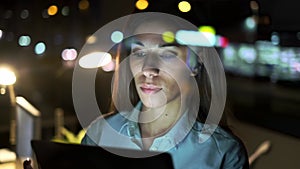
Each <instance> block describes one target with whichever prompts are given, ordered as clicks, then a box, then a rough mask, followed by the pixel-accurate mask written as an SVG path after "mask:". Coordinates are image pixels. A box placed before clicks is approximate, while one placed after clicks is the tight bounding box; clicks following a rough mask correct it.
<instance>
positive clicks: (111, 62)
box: [102, 60, 116, 72]
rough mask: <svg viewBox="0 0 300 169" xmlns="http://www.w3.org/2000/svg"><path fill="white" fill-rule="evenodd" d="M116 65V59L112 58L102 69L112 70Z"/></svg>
mask: <svg viewBox="0 0 300 169" xmlns="http://www.w3.org/2000/svg"><path fill="white" fill-rule="evenodd" d="M115 66H116V63H115V60H111V61H110V62H109V63H108V64H106V65H104V66H102V70H103V71H105V72H111V71H113V70H115Z"/></svg>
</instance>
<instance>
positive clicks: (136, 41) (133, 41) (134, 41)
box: [131, 39, 144, 46]
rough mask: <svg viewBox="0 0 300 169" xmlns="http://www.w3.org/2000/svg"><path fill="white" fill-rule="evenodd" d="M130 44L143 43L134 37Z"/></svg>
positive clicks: (141, 44)
mask: <svg viewBox="0 0 300 169" xmlns="http://www.w3.org/2000/svg"><path fill="white" fill-rule="evenodd" d="M131 44H135V45H140V46H144V44H143V43H142V42H140V41H138V40H136V39H134V40H132V42H131Z"/></svg>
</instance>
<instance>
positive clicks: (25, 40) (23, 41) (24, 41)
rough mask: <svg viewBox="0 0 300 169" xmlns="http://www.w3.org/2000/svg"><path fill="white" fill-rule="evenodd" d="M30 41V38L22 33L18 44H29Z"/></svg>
mask: <svg viewBox="0 0 300 169" xmlns="http://www.w3.org/2000/svg"><path fill="white" fill-rule="evenodd" d="M30 43H31V38H30V36H28V35H22V36H20V38H19V45H20V46H29V45H30Z"/></svg>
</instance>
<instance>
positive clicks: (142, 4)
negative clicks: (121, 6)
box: [135, 0, 149, 10]
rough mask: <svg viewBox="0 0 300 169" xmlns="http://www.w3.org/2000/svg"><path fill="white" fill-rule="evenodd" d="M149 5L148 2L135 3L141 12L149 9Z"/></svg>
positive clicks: (139, 1)
mask: <svg viewBox="0 0 300 169" xmlns="http://www.w3.org/2000/svg"><path fill="white" fill-rule="evenodd" d="M148 5H149V3H148V1H147V0H138V1H136V3H135V7H136V8H137V9H139V10H144V9H146V8H147V7H148Z"/></svg>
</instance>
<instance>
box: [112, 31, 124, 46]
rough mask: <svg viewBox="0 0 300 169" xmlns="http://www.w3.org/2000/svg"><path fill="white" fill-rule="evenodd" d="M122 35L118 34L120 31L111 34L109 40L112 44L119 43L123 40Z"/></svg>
mask: <svg viewBox="0 0 300 169" xmlns="http://www.w3.org/2000/svg"><path fill="white" fill-rule="evenodd" d="M123 37H124V35H123V33H122V32H120V31H114V32H113V33H112V34H111V37H110V38H111V40H112V41H113V42H114V43H119V42H121V41H122V40H123Z"/></svg>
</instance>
